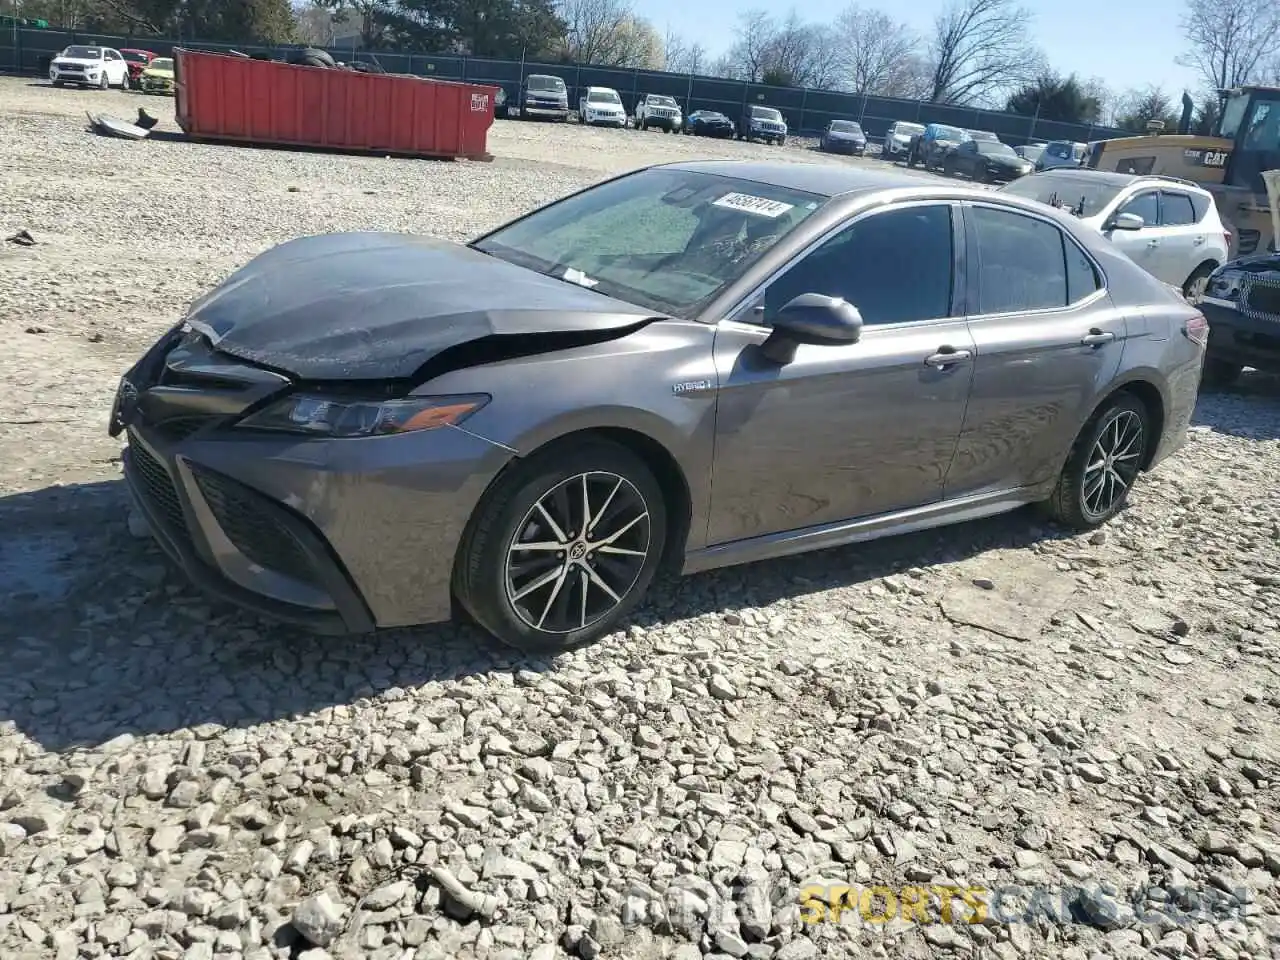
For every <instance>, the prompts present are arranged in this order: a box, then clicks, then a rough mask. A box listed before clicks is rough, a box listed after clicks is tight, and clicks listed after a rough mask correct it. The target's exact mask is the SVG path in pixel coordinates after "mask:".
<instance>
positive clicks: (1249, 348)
mask: <svg viewBox="0 0 1280 960" xmlns="http://www.w3.org/2000/svg"><path fill="white" fill-rule="evenodd" d="M1196 306H1197V307H1198V308H1199V309H1200V311H1201V312H1202V313H1203V314H1204V317H1205V319H1206V320H1208V321H1209V349H1208V352H1207V356H1208V357H1209V359H1211V360H1221V361H1223V362H1225V363H1238V364H1240V365H1241V366H1245V367H1253V368H1254V369H1255V370H1265V371H1267V372H1270V373H1280V318H1276V319H1274V320H1268V319H1264V318H1260V317H1250V316H1246V315H1245V314H1243V313H1241V312H1240V311H1239V310H1237V309H1235V307H1233V306H1228V305H1227V304H1225V303H1219V302H1217V301H1215V300H1211V299H1208V298H1206V299H1204V300H1201V301H1200V302H1199V303H1198V304H1196Z"/></svg>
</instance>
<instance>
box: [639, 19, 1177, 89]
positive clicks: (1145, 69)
mask: <svg viewBox="0 0 1280 960" xmlns="http://www.w3.org/2000/svg"><path fill="white" fill-rule="evenodd" d="M634 2H635V9H636V12H637V13H638V14H640V15H641V16H643V17H647V18H648V19H649V21H650V22H651V23H652V24H653V25H654V27H655V28H656V29H657V31H658V33H659V34H663V33H665V32H666V30H668V29H670V30H672V31H674V32H675V33H677V34H679V35H681V36H682V37H686V38H689V39H691V40H692V39H696V40H699V41H700V42H702V44H703V45H704V46H706V47H707V48H708V50H709V51H710V52H711V54H712V56H713V57H715V56H718V55H719V54H720V53H722V52H723V51H724V50H725V49H726V48H727V47H728V46H729V45H730V44H731V43H732V42H733V30H734V27H735V25H736V24H737V17H738V13H739V12H740V11H742V10H745V9H747V8H749V7H754V6H759V7H761V8H762V9H767V10H769V11H771V12H773V13H774V14H775V15H776V16H777V17H778V18H779V19H782V18H784V17H786V15H787V14H788V13H789V12H790V9H791V3H790V2H788V0H782V2H778V0H773V2H766V0H703V2H701V3H697V4H695V3H691V2H689V0H634ZM1023 3H1024V4H1025V5H1026V6H1027V7H1029V8H1030V9H1031V10H1033V11H1034V13H1035V19H1034V21H1033V25H1032V30H1033V32H1034V34H1035V38H1036V42H1037V43H1039V45H1040V46H1041V47H1042V48H1043V49H1044V51H1045V52H1046V53H1047V54H1048V56H1049V59H1050V61H1051V62H1052V63H1053V66H1054V67H1055V68H1056V69H1057V70H1059V71H1060V72H1062V73H1064V74H1065V73H1072V72H1075V73H1077V74H1079V75H1080V76H1081V77H1082V78H1088V77H1095V76H1096V77H1101V78H1102V79H1103V80H1105V81H1106V83H1107V85H1108V86H1109V87H1110V88H1111V89H1112V90H1113V91H1115V92H1117V93H1119V92H1122V91H1124V90H1126V89H1129V88H1141V87H1145V86H1147V85H1149V84H1151V85H1158V86H1162V87H1163V88H1164V91H1165V93H1166V94H1168V95H1169V97H1170V99H1171V100H1173V101H1174V103H1177V102H1178V99H1179V98H1180V97H1181V95H1182V90H1183V88H1184V87H1187V88H1189V89H1190V90H1191V93H1192V95H1193V96H1194V95H1195V92H1196V88H1197V86H1198V84H1197V79H1196V74H1195V72H1194V71H1191V70H1188V69H1187V68H1185V67H1180V66H1178V65H1177V64H1176V63H1174V62H1173V58H1174V57H1176V56H1178V54H1180V53H1181V52H1182V51H1183V49H1184V48H1185V43H1184V41H1183V39H1182V34H1181V30H1180V29H1179V27H1178V22H1179V20H1180V19H1181V15H1182V4H1181V3H1171V2H1169V0H1165V2H1159V0H1066V2H1063V0H1023ZM863 5H864V6H867V7H879V8H880V9H882V10H884V11H885V12H887V13H889V14H891V15H892V16H894V17H896V18H897V19H899V20H901V21H903V22H905V23H906V24H907V25H908V26H910V27H912V28H914V29H916V30H917V31H920V32H926V31H928V30H929V29H930V27H931V25H932V23H933V19H934V17H935V16H936V15H937V14H938V13H939V11H941V10H943V9H944V8H945V7H947V6H948V0H918V2H913V3H911V4H910V5H907V4H903V3H892V2H889V0H884V2H883V3H876V2H875V0H864V2H863ZM795 6H796V9H798V10H799V11H800V14H801V16H802V17H804V18H805V19H806V20H808V21H810V22H826V21H831V20H834V19H835V18H836V16H838V15H839V13H840V11H841V10H843V9H844V8H845V7H846V6H847V0H808V2H806V3H803V4H802V3H799V2H797V3H796V4H795Z"/></svg>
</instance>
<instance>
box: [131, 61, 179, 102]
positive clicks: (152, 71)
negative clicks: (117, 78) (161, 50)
mask: <svg viewBox="0 0 1280 960" xmlns="http://www.w3.org/2000/svg"><path fill="white" fill-rule="evenodd" d="M139 85H140V87H141V89H142V92H143V93H160V94H166V95H168V96H173V93H174V89H173V60H172V58H170V57H156V59H154V60H152V61H151V63H150V64H149V65H148V67H147V69H145V70H143V71H142V76H141V77H140V78H139Z"/></svg>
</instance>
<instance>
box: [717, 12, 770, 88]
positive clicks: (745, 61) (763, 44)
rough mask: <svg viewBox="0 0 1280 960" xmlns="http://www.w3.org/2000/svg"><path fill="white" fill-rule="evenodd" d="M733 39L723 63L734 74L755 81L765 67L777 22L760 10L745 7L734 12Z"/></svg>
mask: <svg viewBox="0 0 1280 960" xmlns="http://www.w3.org/2000/svg"><path fill="white" fill-rule="evenodd" d="M734 33H735V36H736V39H735V40H734V42H733V46H732V47H731V48H730V49H729V53H728V55H727V57H726V64H725V66H726V67H727V68H728V69H730V70H731V71H732V74H733V75H734V76H735V77H740V78H741V79H743V80H749V81H751V82H752V83H759V82H760V80H761V79H763V77H764V72H765V70H766V69H768V67H769V57H770V54H771V51H772V50H773V43H774V39H775V38H776V37H777V35H778V26H777V24H776V23H775V22H774V20H773V17H771V16H770V15H769V14H768V13H767V12H765V11H764V10H758V9H756V10H747V11H745V12H744V13H742V14H739V16H738V28H737V30H735V31H734Z"/></svg>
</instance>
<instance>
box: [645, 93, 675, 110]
mask: <svg viewBox="0 0 1280 960" xmlns="http://www.w3.org/2000/svg"><path fill="white" fill-rule="evenodd" d="M649 103H650V105H651V106H655V107H674V106H675V105H676V101H675V99H674V98H672V97H664V96H662V95H661V94H657V93H651V94H649Z"/></svg>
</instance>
